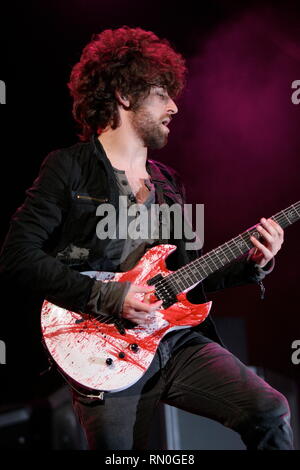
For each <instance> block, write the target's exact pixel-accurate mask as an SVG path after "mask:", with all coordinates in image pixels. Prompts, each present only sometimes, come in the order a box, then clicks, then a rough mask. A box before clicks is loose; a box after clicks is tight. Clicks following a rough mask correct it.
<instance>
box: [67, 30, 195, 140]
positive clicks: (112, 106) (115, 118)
mask: <svg viewBox="0 0 300 470" xmlns="http://www.w3.org/2000/svg"><path fill="white" fill-rule="evenodd" d="M186 71H187V69H186V66H185V60H184V58H183V57H182V55H181V54H179V53H177V52H175V50H174V49H173V48H172V47H171V45H170V43H169V41H167V40H166V39H159V38H158V37H157V36H156V35H155V34H154V33H153V32H151V31H144V30H143V29H141V28H129V27H128V26H123V27H122V28H118V29H114V30H112V29H106V30H105V31H103V32H102V33H100V34H94V35H93V36H92V40H91V42H90V43H89V44H87V45H86V46H85V48H84V49H83V52H82V55H81V58H80V61H79V62H78V63H77V64H75V65H74V67H73V69H72V71H71V76H70V81H69V83H68V88H69V90H70V93H71V96H72V97H73V100H74V102H73V110H72V113H73V117H74V119H75V120H76V121H77V123H78V124H79V125H80V127H81V131H82V133H81V134H79V137H80V140H83V141H85V140H88V139H89V138H90V137H91V135H92V134H94V133H101V130H102V129H104V128H105V127H106V126H107V125H108V124H110V125H111V126H112V128H113V129H115V128H116V127H118V125H119V113H118V107H117V98H116V91H118V92H119V93H121V94H123V95H124V96H129V97H130V108H129V109H132V110H134V109H136V108H137V107H138V106H139V104H140V102H141V100H142V99H144V98H145V97H146V96H147V95H148V94H149V92H150V89H151V86H161V87H164V88H165V89H166V90H167V92H168V93H169V95H170V97H171V98H172V99H175V98H177V97H178V96H179V94H180V93H181V91H182V89H183V87H184V84H185V77H186Z"/></svg>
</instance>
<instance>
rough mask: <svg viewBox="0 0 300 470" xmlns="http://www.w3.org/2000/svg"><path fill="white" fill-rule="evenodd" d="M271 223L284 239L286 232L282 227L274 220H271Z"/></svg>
mask: <svg viewBox="0 0 300 470" xmlns="http://www.w3.org/2000/svg"><path fill="white" fill-rule="evenodd" d="M269 221H270V223H271V224H272V225H273V227H274V228H275V230H277V232H278V233H279V235H280V236H282V238H283V237H284V230H283V228H282V227H280V225H279V224H278V223H277V222H275V220H273V219H269Z"/></svg>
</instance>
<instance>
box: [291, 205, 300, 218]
mask: <svg viewBox="0 0 300 470" xmlns="http://www.w3.org/2000/svg"><path fill="white" fill-rule="evenodd" d="M295 205H296V204H293V205H292V206H291V207H292V208H293V209H295V212H296V214H297V215H298V216H299V217H300V212H298V211H297V209H296V207H294V206H295Z"/></svg>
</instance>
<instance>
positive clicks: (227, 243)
mask: <svg viewBox="0 0 300 470" xmlns="http://www.w3.org/2000/svg"><path fill="white" fill-rule="evenodd" d="M230 241H231V240H230ZM230 241H229V242H226V243H224V246H226V245H227V246H229V243H230ZM229 250H230V251H231V253H232V254H233V258H232V260H234V259H235V258H236V256H235V254H234V252H233V251H232V250H231V248H230V246H229ZM232 260H230V261H232Z"/></svg>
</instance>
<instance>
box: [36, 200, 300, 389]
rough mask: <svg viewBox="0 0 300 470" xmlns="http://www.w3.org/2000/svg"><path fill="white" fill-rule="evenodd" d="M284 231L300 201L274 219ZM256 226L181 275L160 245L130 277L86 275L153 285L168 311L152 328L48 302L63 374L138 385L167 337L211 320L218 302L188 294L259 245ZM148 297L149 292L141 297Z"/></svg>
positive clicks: (49, 331)
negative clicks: (202, 300) (168, 262)
mask: <svg viewBox="0 0 300 470" xmlns="http://www.w3.org/2000/svg"><path fill="white" fill-rule="evenodd" d="M272 219H273V220H274V221H276V222H277V223H278V224H279V225H280V226H281V227H282V228H285V227H287V226H289V225H291V224H292V223H294V222H296V221H297V220H299V219H300V201H298V202H296V203H295V204H293V205H291V206H290V207H288V208H287V209H285V210H282V211H280V212H279V213H277V214H276V215H274V216H273V217H272ZM256 226H257V225H255V226H253V227H251V228H250V229H248V230H246V231H245V232H243V233H241V234H240V235H238V236H237V237H235V238H233V239H231V240H230V241H228V242H226V243H224V244H223V245H220V246H219V247H218V248H216V249H214V250H212V251H210V252H208V253H206V254H205V255H203V256H201V257H200V258H198V259H196V260H194V261H192V262H191V263H189V264H187V265H185V266H183V267H182V268H180V269H178V270H177V271H173V272H172V271H169V270H168V269H167V268H166V264H165V260H166V258H167V257H168V255H169V254H170V253H172V251H174V250H175V249H176V247H175V246H173V245H167V244H166V245H158V246H155V247H154V248H152V249H150V250H149V251H147V252H146V254H145V255H144V256H143V257H142V258H141V260H140V261H139V262H138V264H137V265H136V266H135V267H134V268H133V269H132V270H130V271H128V272H125V273H102V272H100V271H91V272H86V273H82V274H86V275H89V276H91V277H94V278H95V279H98V280H106V281H112V280H113V281H118V282H124V281H131V282H132V283H134V284H140V285H145V284H146V283H147V284H149V285H153V286H154V288H155V293H154V294H151V295H153V300H157V299H160V300H162V301H163V304H162V307H161V308H160V309H158V310H157V311H155V312H153V313H152V314H150V321H149V323H147V324H139V325H135V324H133V323H131V322H129V323H131V324H130V326H129V325H128V320H124V321H122V320H121V319H116V318H115V317H109V316H107V315H105V312H104V313H103V315H100V316H99V317H97V318H96V317H94V316H92V315H89V314H84V313H75V312H71V311H69V310H65V309H63V308H60V307H58V306H56V305H54V304H52V303H50V302H48V301H47V300H45V301H44V303H43V306H42V312H41V327H42V335H43V342H44V345H45V346H46V349H47V350H48V352H49V353H50V355H51V357H52V359H54V361H55V363H56V365H57V366H58V369H59V371H60V372H61V373H62V374H63V375H64V377H65V378H66V380H68V382H69V383H70V384H71V385H72V386H74V387H75V388H76V387H77V388H80V389H81V390H84V391H85V390H86V392H87V394H88V392H93V395H91V396H95V394H99V395H100V394H101V393H102V394H103V392H104V391H108V392H118V391H121V390H124V389H126V388H128V387H130V386H131V385H133V384H134V383H136V382H137V381H138V380H139V379H140V378H141V377H142V376H143V374H144V373H145V372H146V370H147V369H148V367H149V366H150V364H151V362H152V360H153V357H154V355H155V352H156V350H157V347H158V345H159V342H160V340H161V339H162V338H163V336H165V335H166V334H167V333H169V332H170V331H173V330H178V329H181V328H188V327H192V326H196V325H199V324H200V323H201V322H203V321H204V320H205V318H206V317H207V316H208V314H209V311H210V308H211V304H212V302H207V303H203V304H198V305H197V304H192V303H190V302H189V301H188V300H187V298H186V293H187V292H188V291H189V290H190V289H192V288H193V287H194V286H195V285H197V284H198V283H199V282H201V281H203V280H204V279H205V278H206V277H207V276H209V275H210V274H212V273H214V272H216V271H218V270H219V269H221V268H223V267H224V266H225V265H227V264H229V263H231V262H232V261H234V260H235V259H237V258H238V257H240V256H241V255H243V254H245V253H246V252H247V251H248V250H249V249H250V248H252V247H253V245H252V243H251V240H250V236H251V235H253V236H255V237H256V238H260V234H259V233H258V232H257V230H256ZM136 295H137V297H139V298H140V299H142V298H143V297H142V296H143V294H136Z"/></svg>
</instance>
